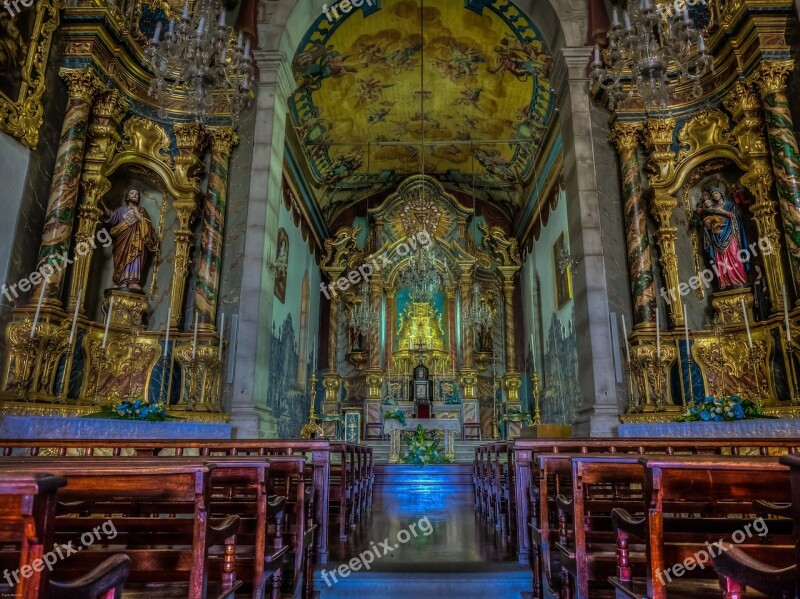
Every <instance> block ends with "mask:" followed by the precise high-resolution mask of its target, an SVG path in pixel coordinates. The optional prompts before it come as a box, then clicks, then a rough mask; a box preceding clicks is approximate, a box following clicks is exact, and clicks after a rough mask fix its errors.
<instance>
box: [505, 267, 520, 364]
mask: <svg viewBox="0 0 800 599" xmlns="http://www.w3.org/2000/svg"><path fill="white" fill-rule="evenodd" d="M503 300H504V301H505V306H504V308H503V316H504V318H505V328H506V334H505V338H506V373H510V372H517V352H516V348H515V347H514V274H513V273H508V272H503Z"/></svg>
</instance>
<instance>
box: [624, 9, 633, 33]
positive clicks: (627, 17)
mask: <svg viewBox="0 0 800 599" xmlns="http://www.w3.org/2000/svg"><path fill="white" fill-rule="evenodd" d="M623 17H625V30H626V31H630V30H631V17H630V15H629V14H628V13H625V14H624V15H623Z"/></svg>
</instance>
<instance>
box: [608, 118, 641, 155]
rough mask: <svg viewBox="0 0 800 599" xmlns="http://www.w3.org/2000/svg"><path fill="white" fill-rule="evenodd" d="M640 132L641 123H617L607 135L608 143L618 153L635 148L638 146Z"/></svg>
mask: <svg viewBox="0 0 800 599" xmlns="http://www.w3.org/2000/svg"><path fill="white" fill-rule="evenodd" d="M641 132H642V124H641V123H626V122H620V121H617V122H616V123H614V126H613V127H612V128H611V133H610V134H609V135H608V141H610V142H611V143H612V144H614V146H615V147H616V148H617V151H618V152H621V151H622V150H625V149H631V148H636V146H637V145H639V134H640V133H641Z"/></svg>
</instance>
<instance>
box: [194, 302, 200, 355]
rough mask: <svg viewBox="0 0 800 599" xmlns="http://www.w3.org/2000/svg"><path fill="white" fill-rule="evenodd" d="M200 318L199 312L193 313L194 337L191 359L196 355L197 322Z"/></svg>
mask: <svg viewBox="0 0 800 599" xmlns="http://www.w3.org/2000/svg"><path fill="white" fill-rule="evenodd" d="M199 320H200V313H199V312H195V314H194V338H193V339H192V360H194V359H195V358H196V357H197V323H198V321H199Z"/></svg>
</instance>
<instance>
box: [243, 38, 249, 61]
mask: <svg viewBox="0 0 800 599" xmlns="http://www.w3.org/2000/svg"><path fill="white" fill-rule="evenodd" d="M244 57H245V58H250V38H248V39H247V41H246V42H245V43H244Z"/></svg>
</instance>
